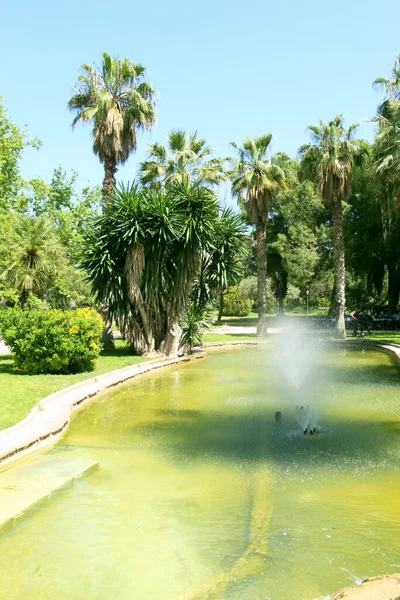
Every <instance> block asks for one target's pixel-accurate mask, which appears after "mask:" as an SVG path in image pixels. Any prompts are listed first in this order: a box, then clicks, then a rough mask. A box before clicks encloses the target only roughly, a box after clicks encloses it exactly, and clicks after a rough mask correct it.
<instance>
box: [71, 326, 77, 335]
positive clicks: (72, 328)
mask: <svg viewBox="0 0 400 600" xmlns="http://www.w3.org/2000/svg"><path fill="white" fill-rule="evenodd" d="M73 333H79V327H78V325H72V327H70V329H69V334H70V335H72V334H73Z"/></svg>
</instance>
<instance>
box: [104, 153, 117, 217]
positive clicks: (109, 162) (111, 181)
mask: <svg viewBox="0 0 400 600" xmlns="http://www.w3.org/2000/svg"><path fill="white" fill-rule="evenodd" d="M116 172H117V161H116V160H115V158H114V157H113V158H106V159H105V161H104V179H103V188H102V196H103V207H104V205H105V203H106V202H107V200H108V198H110V197H111V196H112V193H113V191H114V189H115V184H116V180H115V173H116Z"/></svg>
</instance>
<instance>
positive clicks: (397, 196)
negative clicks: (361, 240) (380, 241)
mask: <svg viewBox="0 0 400 600" xmlns="http://www.w3.org/2000/svg"><path fill="white" fill-rule="evenodd" d="M375 122H376V123H377V124H378V131H377V135H376V139H375V144H374V147H373V164H372V172H373V174H374V176H375V177H376V180H377V182H378V183H379V187H380V190H381V192H380V194H379V196H380V204H381V212H382V226H383V237H384V240H385V246H386V264H387V268H388V304H389V310H390V312H392V313H394V312H395V311H396V309H397V304H398V301H399V296H400V261H399V258H398V256H399V254H398V247H399V240H400V101H399V100H394V99H392V98H389V99H388V100H387V101H386V105H385V109H384V111H383V112H381V113H380V114H379V112H378V115H377V117H376V118H375Z"/></svg>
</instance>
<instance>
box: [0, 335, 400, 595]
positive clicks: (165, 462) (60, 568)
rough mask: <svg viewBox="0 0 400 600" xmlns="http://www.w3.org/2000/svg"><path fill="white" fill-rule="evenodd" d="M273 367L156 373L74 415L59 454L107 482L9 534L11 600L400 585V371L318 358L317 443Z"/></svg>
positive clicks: (238, 354)
mask: <svg viewBox="0 0 400 600" xmlns="http://www.w3.org/2000/svg"><path fill="white" fill-rule="evenodd" d="M272 353H273V349H272V348H271V347H270V346H266V347H263V348H249V349H246V350H235V351H232V352H229V353H217V354H213V355H211V356H209V357H208V358H207V359H206V360H200V361H196V362H194V363H190V364H187V365H184V366H181V367H178V368H174V369H169V370H164V371H162V372H160V371H158V372H156V373H155V374H152V375H146V376H145V377H143V378H142V379H140V380H138V381H136V382H133V383H132V382H131V383H128V384H124V385H123V386H121V387H119V388H116V389H114V390H113V391H111V392H109V393H108V394H107V395H103V396H102V397H100V398H99V399H98V400H97V401H96V402H95V403H93V404H92V405H90V406H89V407H87V408H86V409H85V410H83V411H81V412H80V413H78V414H77V415H76V417H75V418H74V420H73V422H72V425H71V427H70V429H69V432H68V433H67V435H66V436H65V437H64V438H63V440H62V441H61V443H60V444H59V445H58V446H57V447H56V448H54V449H53V450H52V451H51V453H53V454H54V455H57V456H60V455H62V456H66V457H67V456H71V457H72V456H79V457H81V458H88V459H92V460H98V461H99V465H100V466H99V468H98V469H97V470H96V471H94V472H92V473H90V474H89V475H87V476H86V477H83V478H82V479H80V480H78V481H76V482H75V483H74V484H73V485H71V486H70V487H68V488H67V489H64V490H62V491H60V492H58V493H57V494H55V495H54V496H53V497H52V498H51V500H49V501H47V502H45V503H44V504H42V505H41V506H39V507H37V508H36V509H35V510H32V511H31V512H29V513H28V514H27V515H26V517H24V518H22V519H20V520H18V521H17V522H16V524H15V525H14V526H13V527H9V528H7V529H4V530H3V531H2V532H1V533H0V551H1V556H2V560H1V561H0V581H1V594H0V596H1V597H4V598H8V599H12V600H16V599H19V598H21V599H26V598H30V599H40V600H50V599H51V600H54V598H57V600H63V599H65V600H76V599H78V598H82V599H85V600H111V599H118V600H132V599H133V598H135V599H137V600H153V599H154V600H206V599H224V600H257V599H260V600H261V599H263V600H265V599H271V600H292V599H297V598H298V599H299V600H308V599H310V600H311V599H315V598H319V597H322V596H324V595H327V594H331V593H333V592H335V591H336V590H338V589H339V588H341V587H343V586H345V585H354V584H355V583H356V582H358V581H360V580H361V579H362V578H363V577H365V576H368V575H370V576H372V575H376V574H381V573H391V572H397V571H400V518H399V516H400V461H399V459H400V417H399V415H400V403H399V400H400V397H399V396H400V395H399V386H398V381H399V373H398V370H397V369H396V367H395V366H393V365H392V363H391V361H390V359H389V357H388V356H386V355H385V354H382V353H377V352H371V351H368V352H364V351H351V352H350V351H329V350H327V351H326V352H323V353H321V354H320V355H319V358H318V364H317V372H318V375H319V376H318V384H316V387H317V391H318V395H319V396H320V399H321V403H320V417H319V424H320V432H319V434H315V435H313V436H310V435H303V432H302V431H301V429H300V428H299V425H298V423H297V421H296V406H295V402H293V403H292V404H291V403H290V402H289V401H288V399H287V394H283V392H282V391H281V388H280V385H281V383H282V379H284V377H285V375H284V372H283V373H279V368H278V367H277V363H276V361H275V360H273V358H272ZM277 410H279V411H281V413H282V419H281V421H275V418H274V414H275V412H276V411H277Z"/></svg>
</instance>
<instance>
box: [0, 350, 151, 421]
mask: <svg viewBox="0 0 400 600" xmlns="http://www.w3.org/2000/svg"><path fill="white" fill-rule="evenodd" d="M146 360H150V359H149V358H146V357H144V356H133V355H132V354H131V352H130V349H129V348H128V347H127V346H125V342H123V341H122V340H115V350H104V351H103V352H102V353H101V354H100V357H99V359H98V361H97V364H96V367H95V369H94V370H93V371H90V372H86V373H78V374H76V375H21V374H20V373H18V372H17V371H16V370H15V368H14V363H13V359H12V356H11V355H10V354H8V355H4V356H0V389H1V394H0V429H5V428H6V427H11V425H15V423H18V421H21V419H23V418H24V417H26V415H27V414H28V413H29V412H30V410H31V409H32V408H33V406H35V404H37V403H38V402H39V400H41V399H42V398H45V397H46V396H48V395H49V394H52V393H53V392H57V391H58V390H61V389H62V388H65V387H67V386H69V385H73V384H74V383H78V382H79V381H84V380H85V379H90V378H91V377H96V375H102V374H103V373H107V372H109V371H113V370H114V369H122V368H123V367H128V366H129V365H134V364H137V363H140V362H143V361H146Z"/></svg>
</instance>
